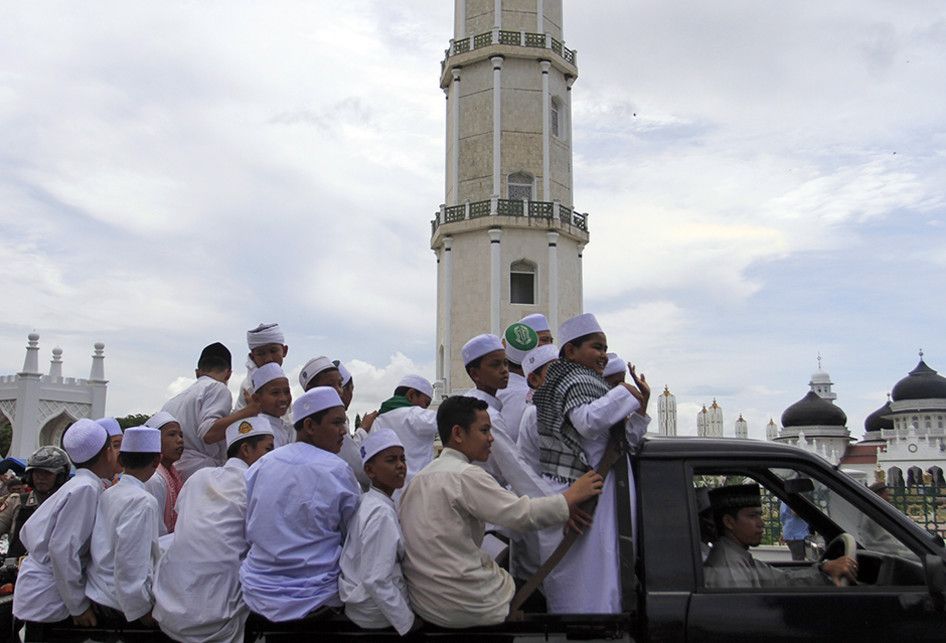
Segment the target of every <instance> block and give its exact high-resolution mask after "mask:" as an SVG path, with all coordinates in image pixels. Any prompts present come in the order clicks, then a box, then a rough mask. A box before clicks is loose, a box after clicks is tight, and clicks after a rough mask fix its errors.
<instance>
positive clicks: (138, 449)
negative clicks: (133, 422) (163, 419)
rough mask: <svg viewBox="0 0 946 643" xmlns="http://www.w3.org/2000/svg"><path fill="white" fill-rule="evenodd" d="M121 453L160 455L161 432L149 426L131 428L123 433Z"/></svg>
mask: <svg viewBox="0 0 946 643" xmlns="http://www.w3.org/2000/svg"><path fill="white" fill-rule="evenodd" d="M121 452H122V453H161V432H160V431H159V430H157V429H152V428H151V427H149V426H133V427H130V428H129V429H128V430H127V431H125V437H124V438H123V439H122V448H121Z"/></svg>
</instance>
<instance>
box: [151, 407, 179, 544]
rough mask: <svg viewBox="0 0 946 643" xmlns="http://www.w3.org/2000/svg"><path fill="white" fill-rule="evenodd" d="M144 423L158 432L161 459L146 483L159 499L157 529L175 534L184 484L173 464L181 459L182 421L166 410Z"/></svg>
mask: <svg viewBox="0 0 946 643" xmlns="http://www.w3.org/2000/svg"><path fill="white" fill-rule="evenodd" d="M145 426H146V427H150V428H152V429H158V430H159V431H161V462H160V464H158V468H157V470H155V472H154V475H153V476H151V477H150V478H148V480H147V481H146V482H145V489H147V490H148V493H150V494H151V495H152V496H154V498H155V500H157V501H158V512H159V513H160V515H161V523H160V524H159V525H158V526H159V532H160V535H161V536H164V535H167V534H173V533H174V525H175V523H176V522H177V509H175V504H176V503H177V496H178V494H179V493H180V492H181V488H182V487H183V486H184V480H183V479H182V478H181V475H180V474H179V473H178V472H177V467H176V466H175V463H177V461H178V460H180V459H181V453H182V452H183V451H184V434H183V431H182V430H181V424H180V422H178V421H177V420H176V419H175V418H174V417H172V416H171V414H170V413H168V412H167V411H158V412H157V413H155V414H154V415H152V416H151V417H149V418H148V419H147V420H146V421H145Z"/></svg>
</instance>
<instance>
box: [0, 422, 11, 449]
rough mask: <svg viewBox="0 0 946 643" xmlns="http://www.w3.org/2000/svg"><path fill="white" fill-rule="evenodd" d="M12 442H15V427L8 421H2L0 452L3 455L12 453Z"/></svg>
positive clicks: (0, 425) (0, 427)
mask: <svg viewBox="0 0 946 643" xmlns="http://www.w3.org/2000/svg"><path fill="white" fill-rule="evenodd" d="M11 442H13V427H12V426H10V425H9V423H7V422H2V423H0V453H2V454H3V457H6V456H8V455H9V454H10V443H11Z"/></svg>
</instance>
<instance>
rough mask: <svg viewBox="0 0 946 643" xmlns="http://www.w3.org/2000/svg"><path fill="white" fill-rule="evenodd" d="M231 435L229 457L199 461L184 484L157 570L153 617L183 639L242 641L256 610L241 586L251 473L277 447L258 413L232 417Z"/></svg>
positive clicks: (188, 642)
mask: <svg viewBox="0 0 946 643" xmlns="http://www.w3.org/2000/svg"><path fill="white" fill-rule="evenodd" d="M226 439H227V462H226V464H224V465H223V466H222V467H208V468H205V469H201V470H200V471H198V472H197V473H195V474H194V475H192V476H191V477H190V478H189V479H188V480H187V483H186V484H185V485H184V489H183V490H182V491H181V495H180V497H179V498H178V501H177V508H178V511H179V513H180V515H179V518H178V520H177V526H176V528H175V534H174V540H173V542H172V543H171V546H170V547H169V548H168V550H167V552H166V553H165V554H164V556H162V557H161V562H160V563H158V568H157V570H156V572H155V578H154V612H153V616H154V619H155V620H156V621H158V623H159V624H160V626H161V631H163V632H164V633H165V634H167V635H168V636H169V637H171V638H173V639H174V640H175V641H181V642H182V643H210V642H215V643H224V642H227V643H241V642H242V641H243V630H244V626H245V624H246V617H247V615H248V614H249V611H250V610H249V608H247V606H246V604H245V603H244V602H243V591H242V589H241V587H240V563H241V561H242V560H243V557H244V556H246V550H247V548H248V546H249V545H248V544H247V542H246V536H245V533H244V530H245V526H244V523H245V520H246V475H245V474H246V471H247V469H248V468H249V467H250V466H252V465H253V464H254V463H255V462H256V461H257V460H259V459H260V458H261V457H263V456H264V455H266V454H267V453H269V452H270V451H272V450H273V433H272V429H271V428H270V425H269V423H268V422H267V421H266V420H265V419H264V418H262V417H259V416H256V417H251V418H247V419H245V420H238V421H237V422H234V423H233V424H231V425H230V427H229V428H228V429H227V438H226ZM195 606H199V609H195Z"/></svg>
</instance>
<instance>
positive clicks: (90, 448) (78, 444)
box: [62, 418, 108, 463]
mask: <svg viewBox="0 0 946 643" xmlns="http://www.w3.org/2000/svg"><path fill="white" fill-rule="evenodd" d="M107 441H108V431H106V430H105V427H103V426H102V425H101V424H98V423H96V422H93V421H92V420H89V419H86V418H82V419H81V420H76V421H75V422H73V423H72V424H71V425H69V428H68V429H66V432H65V434H64V435H63V436H62V448H63V449H65V450H66V453H67V454H68V455H69V459H70V460H72V461H73V462H74V463H82V462H88V461H89V460H91V459H92V458H94V457H95V455H96V454H97V453H98V452H99V451H101V450H102V447H104V446H105V443H106V442H107Z"/></svg>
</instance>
